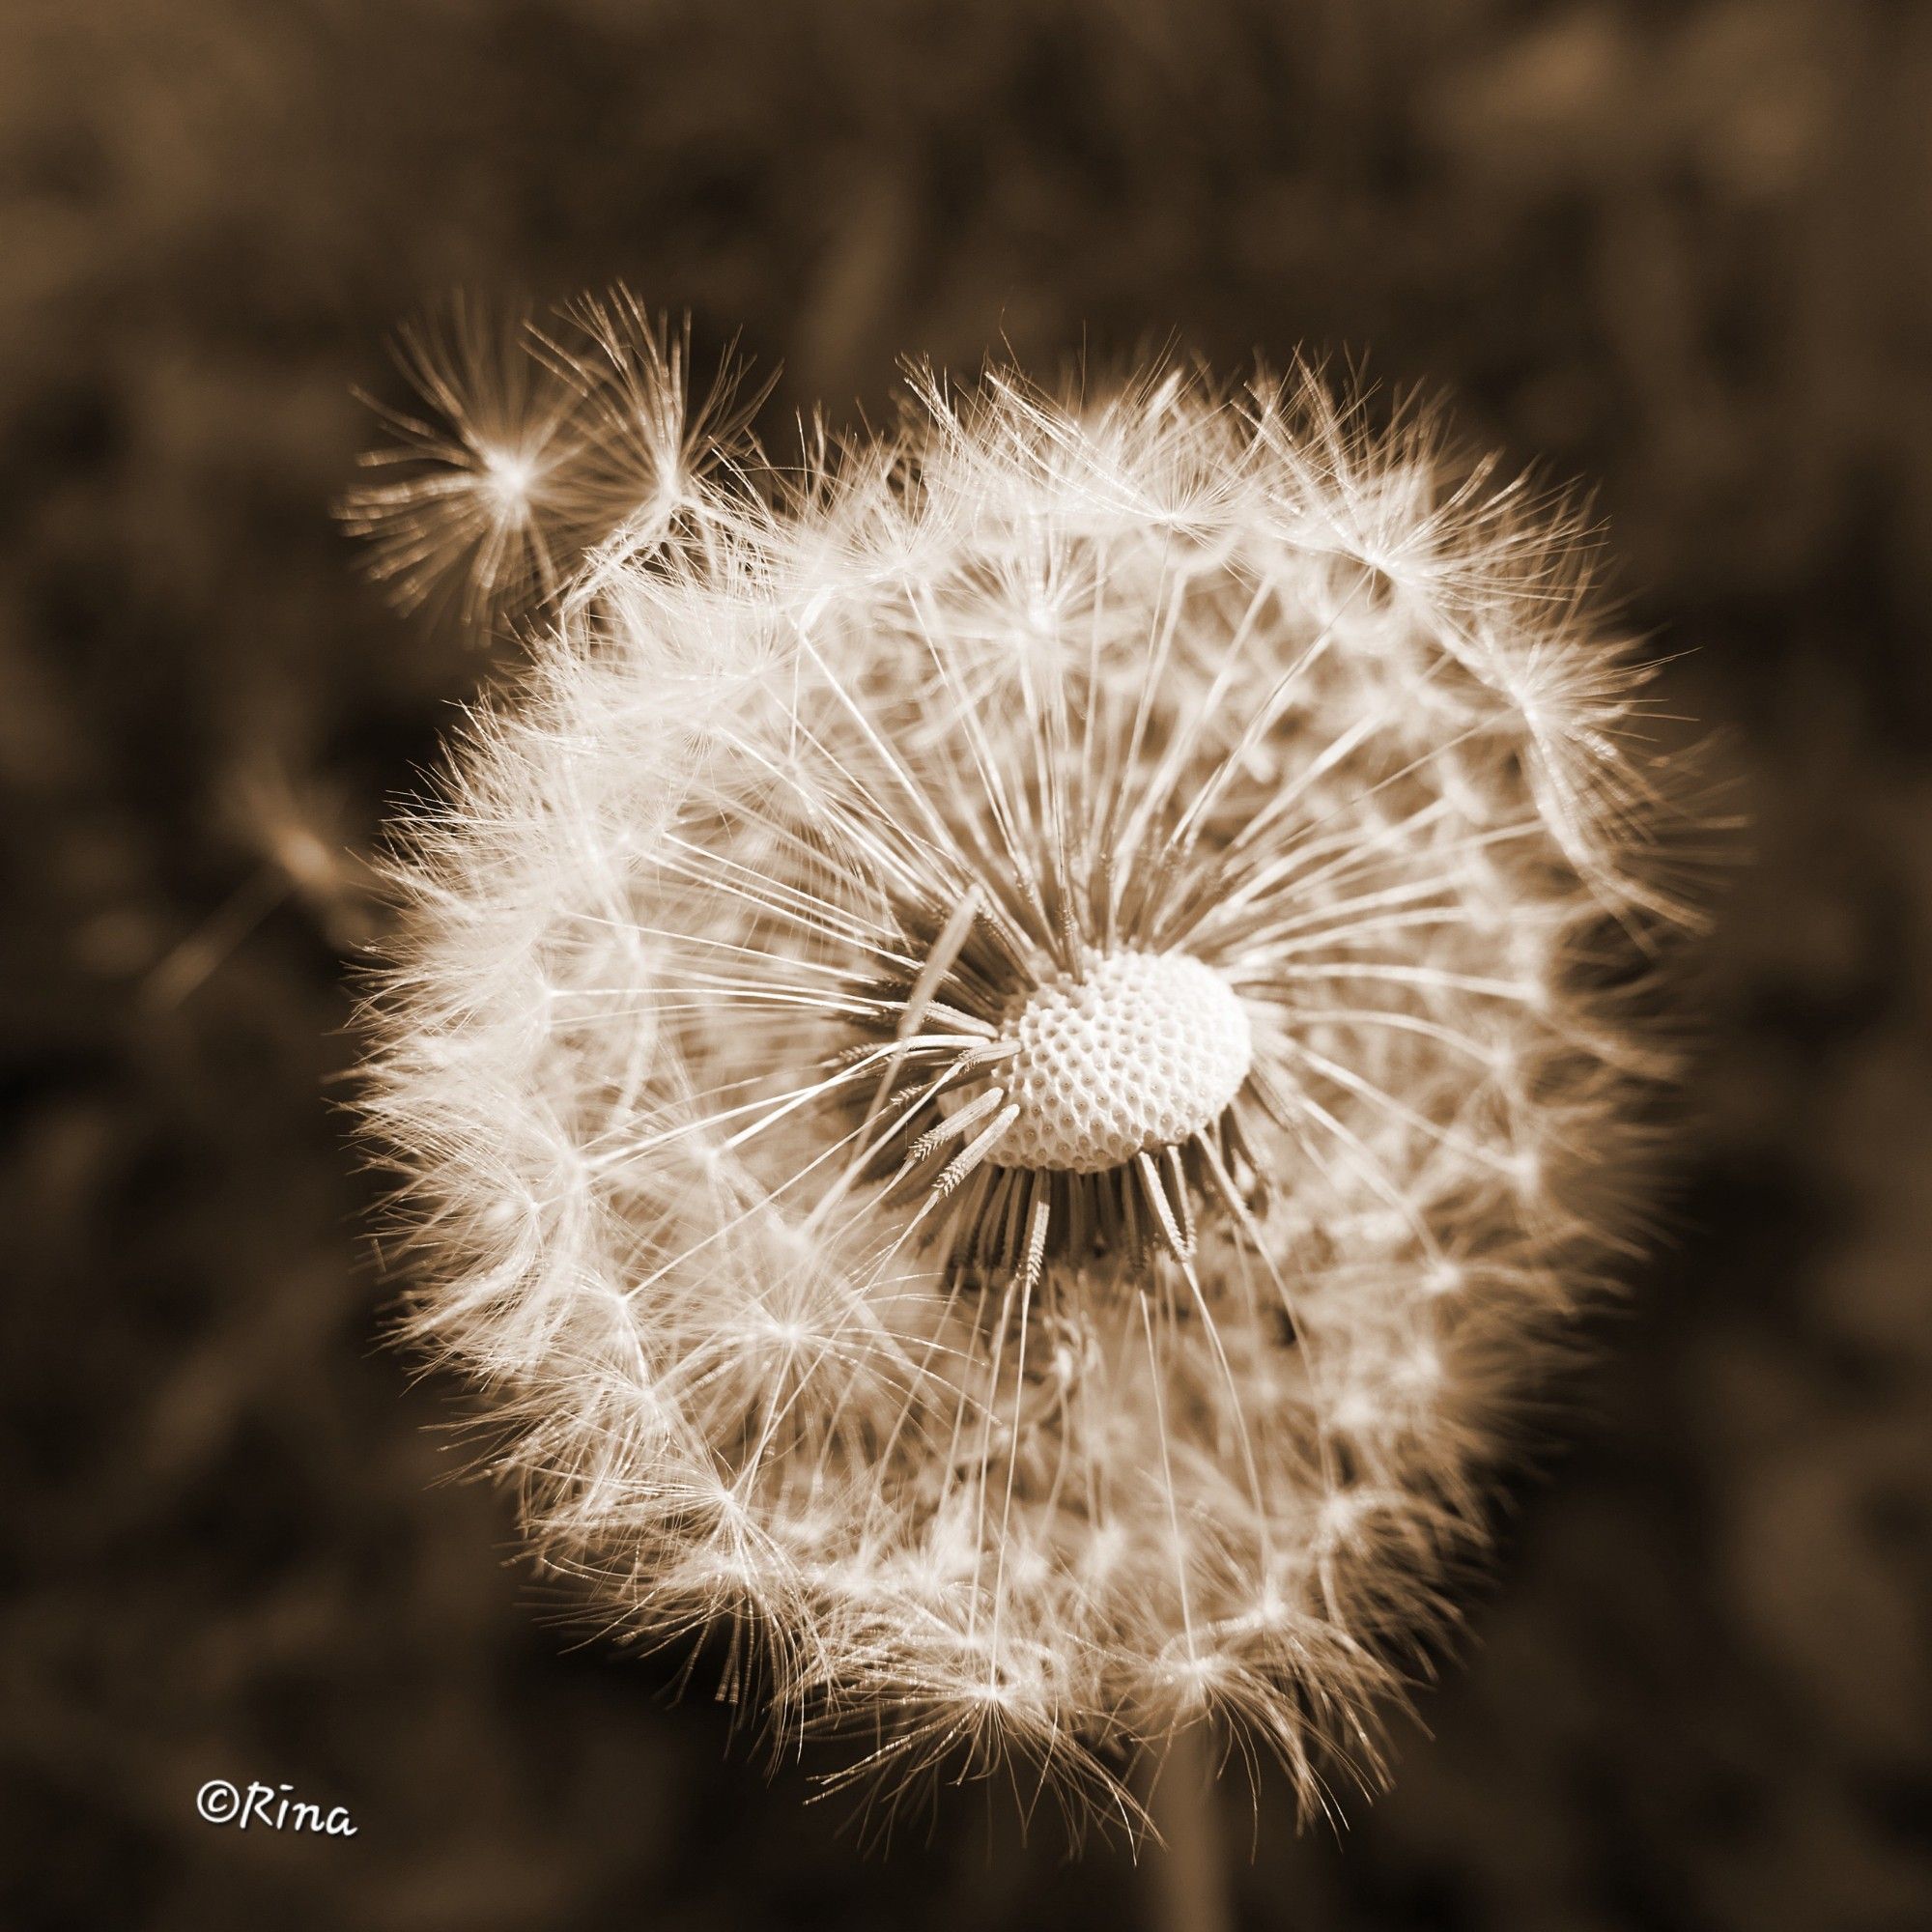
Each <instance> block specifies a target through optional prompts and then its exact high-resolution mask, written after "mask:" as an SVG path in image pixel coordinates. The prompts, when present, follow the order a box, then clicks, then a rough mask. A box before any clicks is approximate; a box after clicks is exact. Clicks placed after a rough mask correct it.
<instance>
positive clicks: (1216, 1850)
mask: <svg viewBox="0 0 1932 1932" xmlns="http://www.w3.org/2000/svg"><path fill="white" fill-rule="evenodd" d="M1212 1747H1213V1733H1212V1731H1211V1729H1210V1728H1209V1727H1208V1725H1207V1724H1205V1723H1203V1724H1190V1725H1189V1726H1188V1727H1187V1729H1185V1730H1184V1731H1180V1732H1178V1733H1177V1734H1176V1735H1175V1737H1174V1740H1173V1742H1172V1743H1171V1744H1170V1746H1169V1747H1168V1750H1167V1754H1166V1756H1165V1757H1164V1758H1163V1759H1161V1760H1160V1761H1159V1762H1158V1763H1156V1764H1155V1765H1154V1767H1153V1769H1152V1772H1151V1777H1150V1780H1149V1783H1148V1788H1147V1793H1146V1800H1145V1802H1146V1804H1147V1808H1148V1814H1149V1816H1150V1817H1151V1818H1152V1820H1153V1824H1154V1829H1155V1831H1156V1832H1158V1833H1159V1834H1160V1840H1159V1842H1158V1843H1155V1842H1153V1841H1152V1840H1150V1841H1149V1844H1148V1848H1147V1860H1148V1865H1149V1868H1150V1869H1149V1872H1148V1877H1149V1879H1150V1880H1151V1892H1150V1895H1149V1902H1148V1923H1149V1926H1150V1928H1151V1932H1231V1928H1232V1926H1233V1924H1234V1917H1233V1914H1232V1913H1231V1911H1230V1909H1229V1899H1228V1873H1227V1865H1226V1861H1225V1858H1224V1855H1223V1846H1222V1840H1221V1824H1220V1811H1219V1804H1218V1798H1219V1785H1218V1783H1217V1780H1216V1773H1215V1761H1214V1755H1213V1749H1212Z"/></svg>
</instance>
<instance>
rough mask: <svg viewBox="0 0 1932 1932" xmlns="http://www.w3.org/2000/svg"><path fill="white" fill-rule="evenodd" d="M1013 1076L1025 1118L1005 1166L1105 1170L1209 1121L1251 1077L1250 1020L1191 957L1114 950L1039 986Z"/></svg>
mask: <svg viewBox="0 0 1932 1932" xmlns="http://www.w3.org/2000/svg"><path fill="white" fill-rule="evenodd" d="M1002 1037H1004V1038H1006V1039H1009V1040H1011V1041H1012V1042H1013V1043H1014V1044H1015V1045H1016V1046H1017V1047H1018V1049H1019V1051H1018V1053H1017V1054H1016V1055H1015V1056H1014V1057H1013V1059H1012V1060H1011V1061H1010V1062H1009V1065H1008V1066H1007V1067H1006V1068H1005V1069H1003V1073H1002V1082H1003V1084H1004V1085H1005V1087H1006V1090H1007V1094H1008V1097H1009V1100H1011V1101H1012V1102H1014V1103H1015V1104H1017V1106H1018V1107H1019V1110H1020V1111H1019V1117H1018V1118H1017V1119H1016V1120H1015V1121H1014V1122H1013V1124H1012V1128H1011V1131H1010V1132H1009V1134H1008V1135H1007V1136H1006V1137H1005V1139H1004V1140H1003V1141H1002V1142H1001V1144H1000V1150H999V1153H998V1156H997V1160H998V1164H999V1165H1000V1166H1002V1167H1026V1168H1050V1169H1055V1170H1061V1171H1066V1172H1071V1173H1074V1174H1097V1173H1099V1172H1100V1171H1101V1170H1102V1169H1105V1168H1110V1167H1119V1166H1120V1165H1121V1164H1122V1162H1123V1161H1128V1160H1131V1159H1132V1158H1133V1157H1134V1155H1135V1154H1137V1153H1139V1152H1141V1151H1143V1150H1145V1149H1149V1148H1157V1147H1163V1146H1179V1145H1181V1144H1183V1143H1184V1142H1186V1141H1187V1140H1189V1139H1190V1138H1191V1137H1192V1136H1194V1135H1195V1134H1198V1133H1200V1132H1202V1131H1204V1130H1205V1129H1206V1128H1208V1127H1210V1126H1211V1125H1213V1123H1214V1122H1216V1121H1217V1120H1219V1119H1220V1117H1221V1115H1222V1114H1223V1112H1225V1111H1226V1109H1227V1107H1228V1104H1229V1103H1230V1102H1231V1101H1232V1100H1233V1099H1234V1097H1235V1095H1236V1093H1238V1092H1239V1090H1240V1086H1241V1082H1242V1081H1243V1080H1245V1079H1246V1078H1247V1075H1248V1065H1249V1062H1250V1061H1251V1059H1252V1057H1253V1053H1254V1040H1253V1037H1252V1035H1251V1034H1250V1032H1249V1029H1248V1016H1247V1013H1246V1011H1245V1010H1244V1009H1243V1008H1242V1006H1241V1003H1240V1001H1239V1000H1238V999H1237V998H1236V996H1235V993H1234V991H1233V989H1232V988H1231V987H1230V986H1229V984H1228V982H1227V981H1226V980H1223V979H1222V978H1221V976H1220V975H1219V974H1218V973H1216V972H1215V971H1214V970H1213V968H1212V967H1209V966H1204V965H1203V964H1202V963H1201V961H1200V960H1198V959H1194V958H1190V957H1189V956H1188V955H1187V954H1186V953H1184V952H1113V953H1108V954H1106V955H1104V956H1103V957H1101V958H1099V959H1097V960H1095V961H1094V963H1093V964H1091V965H1090V966H1089V967H1088V969H1087V971H1086V972H1085V973H1084V974H1078V975H1076V974H1072V973H1063V974H1061V975H1060V976H1059V977H1058V978H1057V979H1054V980H1048V981H1047V982H1046V983H1045V984H1043V985H1040V986H1037V987H1035V988H1034V990H1033V991H1032V992H1031V993H1030V994H1028V995H1027V997H1026V999H1025V1000H1024V1001H1022V1002H1020V1003H1019V1004H1017V1005H1016V1006H1015V1007H1014V1008H1013V1009H1012V1010H1011V1012H1010V1013H1009V1015H1008V1018H1007V1022H1006V1025H1005V1027H1004V1029H1003V1030H1002Z"/></svg>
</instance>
